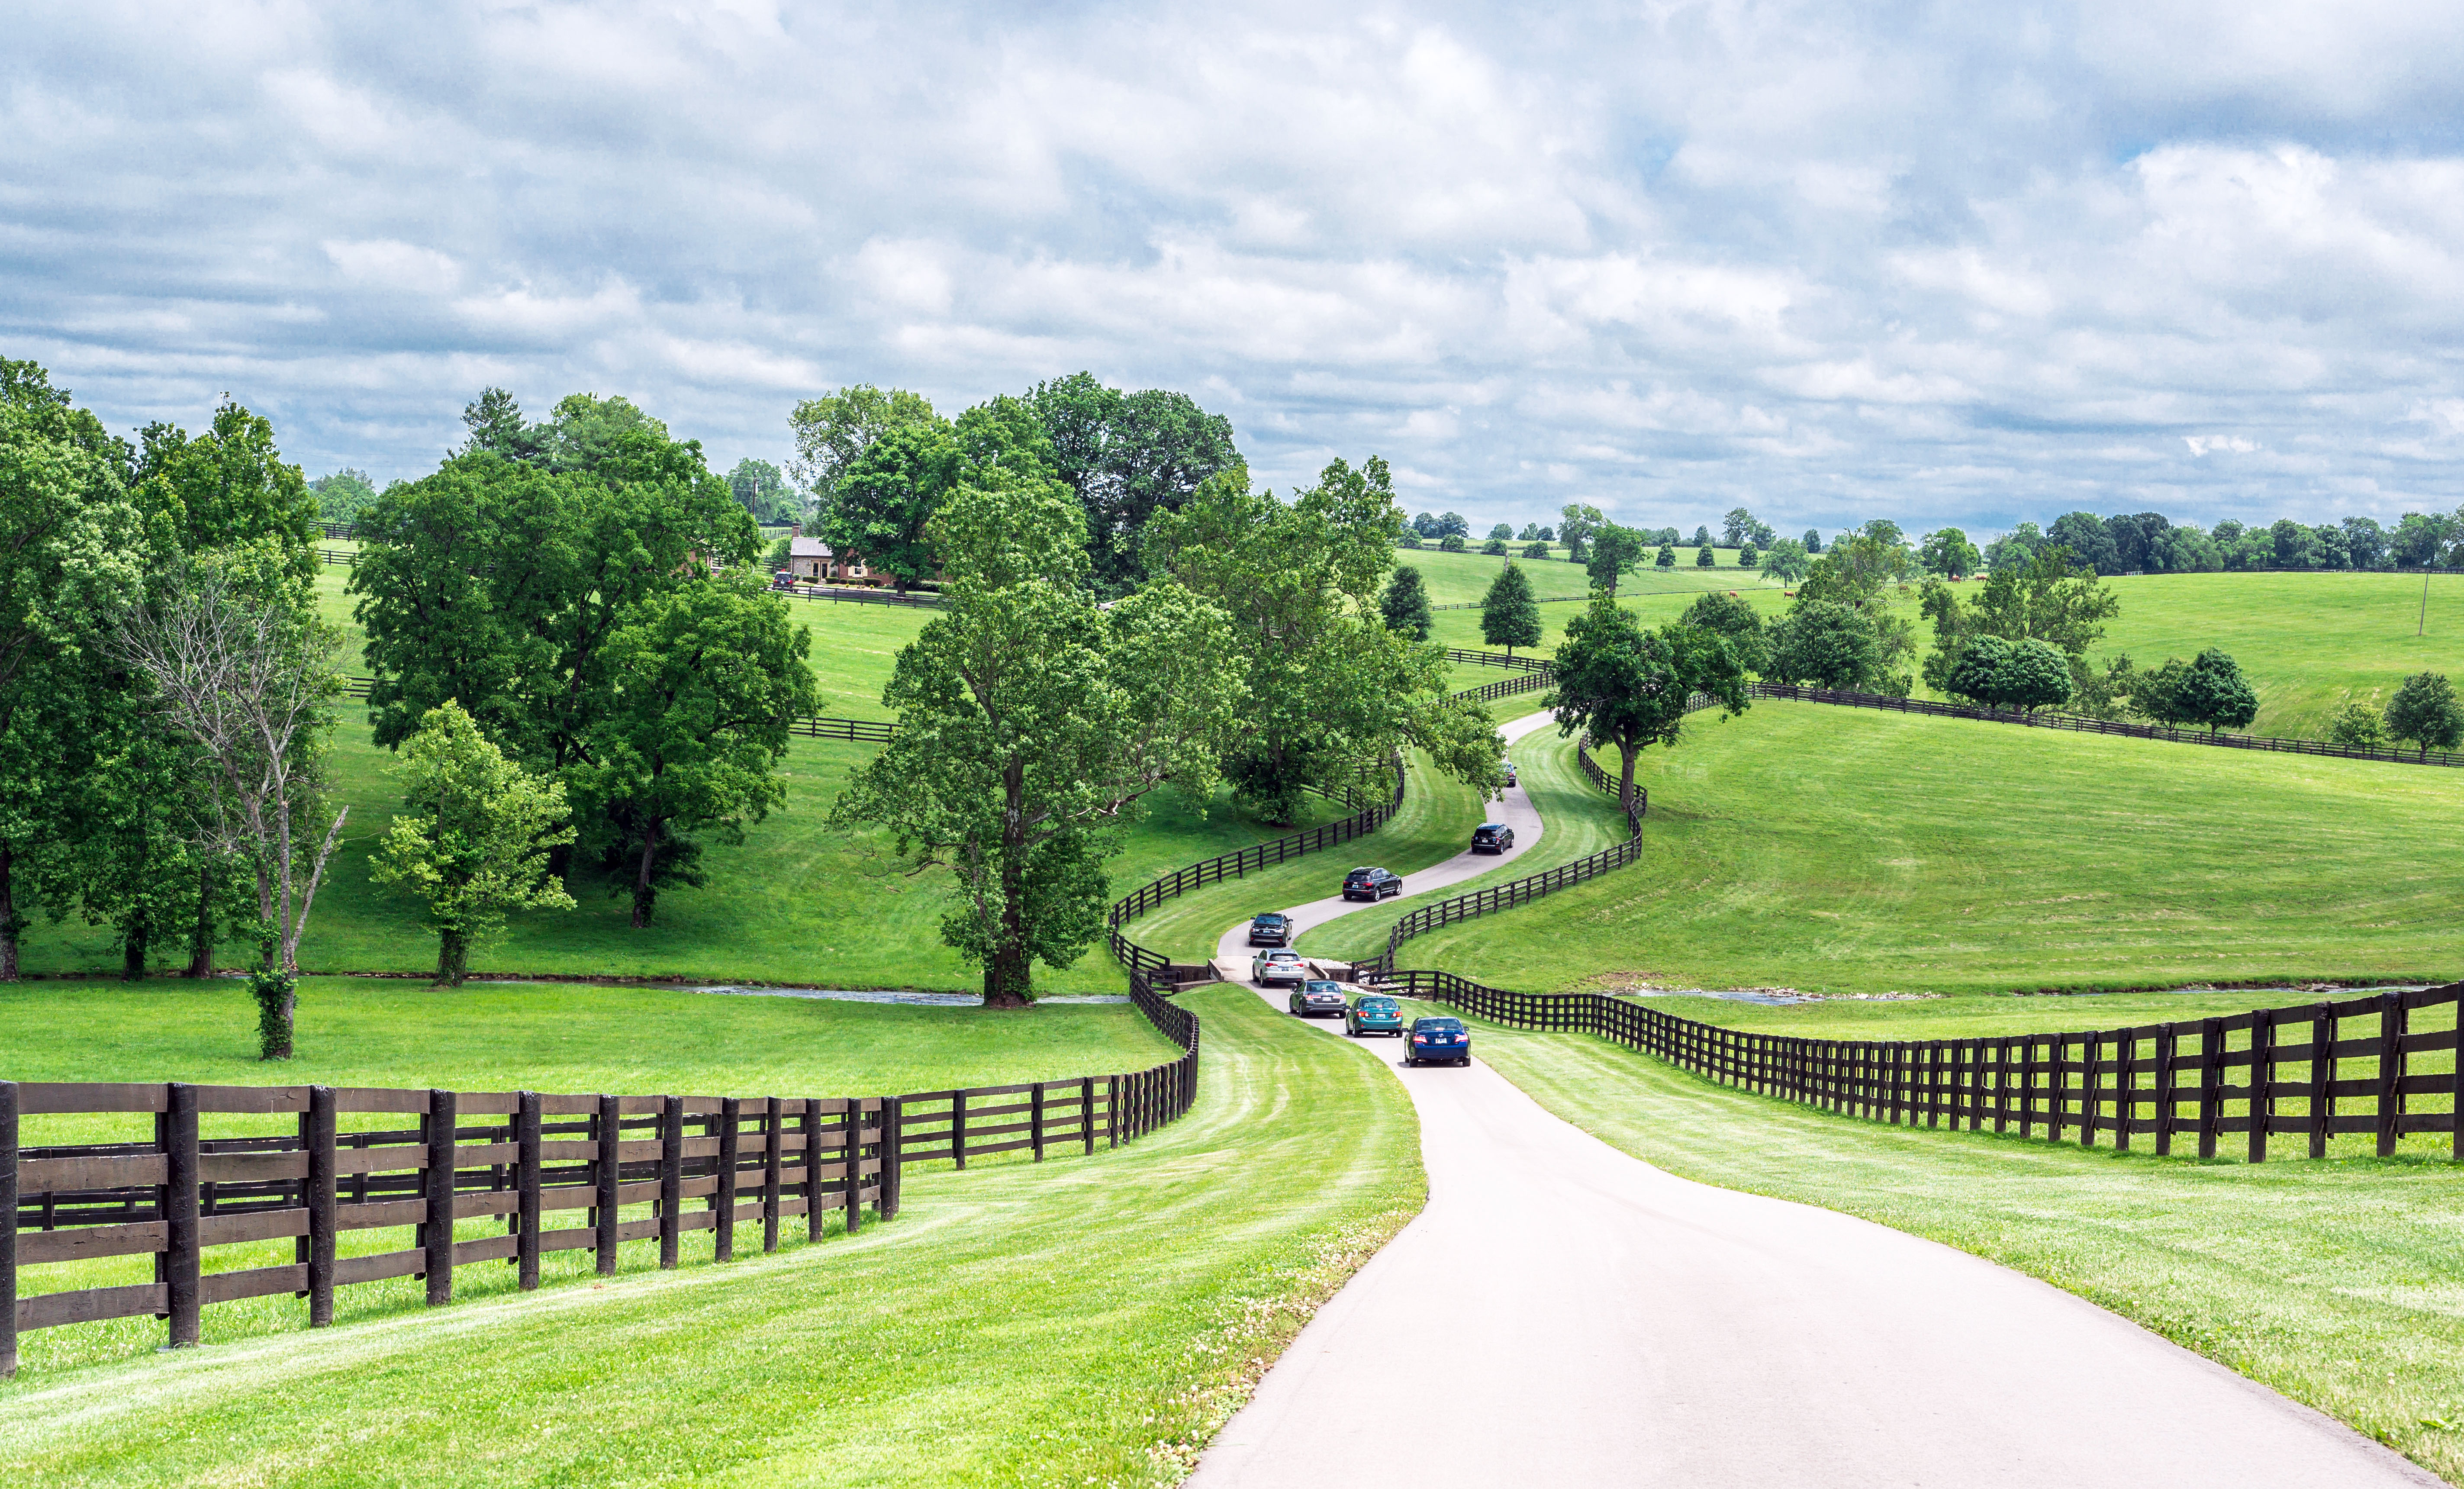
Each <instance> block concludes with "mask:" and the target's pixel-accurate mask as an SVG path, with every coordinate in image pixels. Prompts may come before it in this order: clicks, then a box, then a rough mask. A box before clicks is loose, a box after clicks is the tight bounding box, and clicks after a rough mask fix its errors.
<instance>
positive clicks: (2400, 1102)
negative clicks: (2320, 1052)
mask: <svg viewBox="0 0 2464 1489" xmlns="http://www.w3.org/2000/svg"><path fill="white" fill-rule="evenodd" d="M2378 1004H2379V1079H2378V1087H2379V1090H2378V1097H2379V1110H2378V1123H2379V1156H2380V1157H2382V1158H2392V1157H2394V1156H2395V1140H2396V1138H2397V1137H2398V1136H2399V1135H2401V1134H2402V1133H2403V1131H2404V1064H2405V1060H2404V1033H2405V1025H2406V1024H2407V1023H2409V1021H2410V1020H2409V1019H2408V1018H2406V1017H2405V1007H2404V995H2403V994H2401V993H2382V994H2380V995H2379V997H2378ZM2455 1058H2456V1059H2457V1060H2459V1061H2464V1040H2459V1041H2458V1042H2457V1045H2456V1050H2455Z"/></svg>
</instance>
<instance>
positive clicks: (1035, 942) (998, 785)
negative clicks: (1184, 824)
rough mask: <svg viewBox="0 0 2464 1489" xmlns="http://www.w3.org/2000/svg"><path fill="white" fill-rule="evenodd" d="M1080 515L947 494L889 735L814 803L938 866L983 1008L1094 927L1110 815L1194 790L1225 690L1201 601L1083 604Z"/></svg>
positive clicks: (1170, 589)
mask: <svg viewBox="0 0 2464 1489" xmlns="http://www.w3.org/2000/svg"><path fill="white" fill-rule="evenodd" d="M1216 479H1217V482H1218V483H1222V484H1234V483H1237V484H1238V485H1239V486H1241V487H1245V485H1246V474H1245V472H1240V473H1237V474H1232V475H1227V476H1223V477H1218V478H1216ZM1200 495H1201V503H1202V500H1203V493H1200ZM1194 505H1195V504H1194ZM1084 522H1085V518H1084V515H1083V512H1082V510H1081V509H1080V508H1079V507H1078V506H1077V504H1076V503H1075V502H1074V501H1072V500H1071V499H1070V498H1069V497H1068V496H1067V494H1066V489H1064V492H1063V493H1062V494H1056V493H1055V492H1054V491H1053V490H1052V489H1051V488H1048V487H1045V486H1044V485H1042V484H1039V483H1032V482H1017V483H1011V484H1007V485H1002V486H998V487H996V488H994V489H989V490H987V489H981V488H979V487H976V486H973V485H968V486H963V487H961V488H960V489H959V491H958V492H957V493H954V495H953V497H952V499H951V500H950V501H949V502H948V503H947V504H946V505H945V506H944V508H943V509H942V512H941V514H940V515H939V516H938V518H937V519H936V522H935V530H936V531H935V536H936V538H937V540H938V541H939V542H940V543H941V544H942V546H943V549H944V551H945V553H947V554H948V555H949V567H950V577H951V587H950V590H949V597H950V598H949V602H948V605H947V608H946V609H945V610H944V612H943V613H942V614H941V615H939V616H937V617H935V619H934V620H933V621H932V622H931V623H929V624H926V626H925V627H924V629H923V631H922V633H921V634H920V635H918V636H917V638H916V639H915V641H914V642H913V643H912V644H911V645H909V646H907V647H906V648H905V649H904V650H902V651H901V652H900V653H899V657H898V663H897V668H896V670H895V671H894V672H893V674H892V675H891V682H890V686H889V687H888V688H887V689H886V690H884V692H883V694H882V701H883V702H884V703H885V704H887V705H889V706H890V707H891V708H892V709H894V710H896V711H897V712H898V714H899V720H900V727H899V730H898V733H897V735H896V736H895V737H894V738H893V739H892V740H891V743H890V744H889V745H888V746H887V747H885V748H884V749H883V751H882V752H881V754H880V755H876V756H875V757H874V758H873V760H872V761H871V762H870V763H869V764H868V765H866V766H865V767H863V768H862V769H861V770H859V771H858V772H857V773H856V777H855V780H854V783H853V784H852V785H851V786H850V787H849V788H848V789H847V793H846V794H845V795H844V796H842V797H841V798H840V799H839V801H838V804H837V805H836V806H835V807H833V808H832V811H831V820H832V821H833V822H835V823H841V824H846V825H853V824H856V823H860V822H870V823H877V824H880V825H882V826H885V827H888V828H890V829H891V831H893V832H894V833H895V834H896V835H897V838H898V843H899V851H900V852H901V853H902V854H912V855H913V857H914V859H915V861H916V864H917V866H918V867H919V868H921V867H922V866H924V865H946V866H947V867H948V868H949V870H950V872H951V876H952V880H953V887H954V891H955V892H954V894H953V896H952V909H950V911H949V913H948V914H947V915H946V916H944V917H943V919H942V922H941V937H942V939H943V941H944V942H946V943H947V944H948V945H950V946H951V947H953V948H954V949H956V950H957V952H958V953H960V954H961V955H963V956H965V957H967V958H968V959H969V960H971V961H973V962H975V963H977V964H978V965H979V966H981V967H982V968H983V974H984V1000H985V1002H986V1003H987V1004H989V1005H991V1006H993V1007H1016V1006H1019V1005H1022V1004H1024V1003H1027V1002H1029V1001H1031V1000H1032V999H1033V997H1034V982H1033V969H1034V964H1035V963H1036V962H1038V961H1041V962H1043V963H1044V964H1045V965H1046V966H1050V967H1067V966H1068V965H1070V964H1071V963H1072V962H1073V961H1075V960H1076V959H1077V958H1078V956H1079V955H1080V954H1081V953H1084V952H1085V951H1086V949H1087V948H1088V947H1089V946H1090V945H1092V944H1093V943H1094V941H1095V940H1096V938H1097V937H1098V936H1099V935H1101V934H1102V931H1103V927H1104V906H1105V901H1106V897H1107V893H1108V890H1107V886H1106V880H1105V875H1104V868H1103V865H1104V860H1105V859H1106V858H1107V857H1108V856H1110V855H1111V854H1112V853H1114V852H1117V851H1118V850H1119V847H1120V825H1119V824H1120V823H1121V821H1123V819H1124V817H1125V816H1126V815H1128V814H1130V813H1132V812H1133V810H1134V809H1135V808H1136V807H1137V805H1138V803H1140V802H1141V801H1142V800H1143V799H1145V798H1146V797H1147V796H1148V795H1149V794H1150V793H1152V792H1154V791H1155V790H1156V789H1158V788H1160V787H1162V786H1164V785H1167V784H1171V785H1174V786H1176V787H1177V788H1178V789H1179V790H1180V791H1181V792H1182V793H1183V794H1185V795H1186V796H1187V797H1188V798H1189V799H1192V800H1195V801H1199V802H1203V801H1204V800H1205V799H1207V798H1208V796H1209V795H1210V794H1211V793H1212V790H1213V788H1214V785H1215V782H1216V780H1217V778H1218V766H1219V761H1220V758H1221V751H1222V749H1223V748H1224V746H1225V743H1226V741H1227V740H1228V739H1229V737H1230V735H1231V734H1232V731H1233V728H1234V725H1235V721H1236V718H1237V716H1238V714H1239V712H1240V704H1241V700H1242V698H1243V675H1242V669H1241V666H1240V663H1239V659H1238V648H1237V647H1236V646H1234V645H1233V643H1232V638H1231V634H1230V624H1231V623H1230V621H1229V620H1228V618H1227V617H1226V616H1225V615H1224V614H1223V612H1222V611H1221V609H1219V608H1218V607H1216V606H1214V605H1212V604H1210V603H1208V602H1205V601H1203V600H1201V599H1199V597H1197V596H1195V595H1193V594H1191V593H1190V592H1189V591H1188V590H1186V589H1184V588H1182V587H1180V586H1179V585H1177V584H1174V583H1170V582H1163V581H1153V582H1150V583H1149V584H1148V585H1147V586H1145V587H1143V588H1141V589H1140V590H1139V591H1138V592H1136V593H1135V594H1133V595H1132V596H1130V597H1129V598H1128V599H1126V600H1123V601H1121V602H1117V603H1115V604H1113V605H1112V606H1111V608H1110V609H1105V608H1102V607H1101V606H1099V604H1098V603H1097V602H1096V599H1095V597H1094V594H1093V593H1092V591H1091V590H1090V588H1089V585H1088V583H1087V577H1088V558H1087V552H1086V536H1085V528H1084ZM1397 524H1398V525H1399V517H1398V518H1397ZM1392 536H1393V535H1392V533H1391V532H1384V533H1380V534H1379V535H1378V539H1379V541H1380V542H1381V544H1382V543H1387V542H1391V540H1392ZM1171 554H1172V550H1171V549H1170V548H1169V547H1164V548H1159V549H1156V550H1154V551H1153V552H1152V556H1153V557H1154V558H1156V559H1157V560H1158V561H1160V560H1164V559H1168V558H1170V557H1171Z"/></svg>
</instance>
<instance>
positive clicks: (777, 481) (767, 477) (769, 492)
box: [727, 457, 804, 526]
mask: <svg viewBox="0 0 2464 1489" xmlns="http://www.w3.org/2000/svg"><path fill="white" fill-rule="evenodd" d="M727 489H728V491H729V492H730V493H733V494H734V495H735V497H736V501H737V505H738V506H740V507H742V508H743V509H744V510H745V511H746V512H747V513H750V514H751V515H752V516H753V520H754V521H756V522H761V523H768V524H771V525H774V526H775V525H776V524H778V523H781V522H798V521H802V520H803V515H804V513H803V504H802V503H801V502H799V501H798V500H797V499H796V489H795V488H794V487H792V486H789V485H788V484H787V477H786V475H785V474H784V473H783V472H781V471H780V469H779V468H778V467H777V466H774V465H772V464H771V463H770V462H768V461H767V460H754V459H751V458H750V457H748V458H746V459H743V460H739V461H737V463H736V466H735V469H733V470H731V471H728V472H727Z"/></svg>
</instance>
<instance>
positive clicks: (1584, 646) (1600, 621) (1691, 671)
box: [1550, 595, 1749, 812]
mask: <svg viewBox="0 0 2464 1489" xmlns="http://www.w3.org/2000/svg"><path fill="white" fill-rule="evenodd" d="M1556 684H1557V685H1556V689H1555V690H1554V691H1553V692H1552V693H1551V699H1550V702H1551V712H1553V713H1554V714H1555V717H1556V720H1557V728H1558V732H1559V733H1560V734H1575V733H1577V732H1580V733H1581V734H1582V735H1583V737H1584V739H1585V740H1586V741H1587V742H1593V743H1598V744H1609V745H1615V746H1616V747H1617V802H1618V804H1619V805H1621V806H1623V807H1624V808H1625V809H1626V810H1627V811H1628V812H1632V811H1633V810H1634V768H1635V761H1636V758H1637V757H1638V756H1639V755H1641V753H1642V751H1643V749H1644V747H1645V746H1648V745H1651V744H1654V743H1657V744H1661V745H1674V744H1676V743H1677V740H1678V736H1679V734H1681V733H1682V732H1683V728H1684V722H1685V714H1686V712H1687V710H1688V708H1689V707H1690V706H1691V704H1692V700H1693V698H1694V695H1695V694H1697V693H1702V694H1705V696H1707V697H1708V698H1709V699H1710V700H1711V701H1712V702H1713V703H1715V704H1717V705H1718V706H1719V707H1720V708H1721V709H1722V710H1723V711H1725V712H1727V713H1742V712H1745V710H1746V709H1747V707H1748V706H1749V705H1748V701H1747V695H1746V678H1745V671H1744V668H1742V667H1740V666H1739V665H1738V661H1737V656H1736V652H1735V651H1734V649H1733V648H1731V646H1729V644H1728V639H1727V637H1725V636H1722V635H1720V634H1719V633H1718V632H1716V631H1710V630H1705V629H1704V628H1703V627H1701V626H1698V625H1689V624H1684V623H1683V622H1677V623H1673V624H1668V625H1663V626H1661V627H1660V628H1659V629H1658V630H1650V629H1647V628H1645V627H1644V625H1643V624H1642V622H1641V621H1640V620H1639V619H1638V618H1637V617H1636V616H1635V614H1634V612H1633V611H1631V610H1624V609H1620V608H1618V606H1617V602H1616V601H1614V600H1612V599H1610V598H1609V597H1607V596H1605V595H1602V596H1599V597H1597V598H1595V599H1594V600H1593V602H1591V605H1590V606H1589V608H1587V609H1586V610H1585V611H1584V612H1583V613H1582V614H1581V615H1578V616H1576V617H1574V619H1573V620H1572V621H1570V622H1568V623H1567V624H1566V639H1565V640H1564V641H1563V642H1562V643H1560V644H1559V645H1558V647H1557V671H1556Z"/></svg>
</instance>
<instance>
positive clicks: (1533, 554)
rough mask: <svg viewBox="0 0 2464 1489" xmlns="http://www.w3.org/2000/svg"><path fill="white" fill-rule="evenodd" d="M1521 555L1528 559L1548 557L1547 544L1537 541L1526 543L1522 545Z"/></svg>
mask: <svg viewBox="0 0 2464 1489" xmlns="http://www.w3.org/2000/svg"><path fill="white" fill-rule="evenodd" d="M1523 557H1524V558H1529V559H1545V558H1548V557H1549V545H1548V544H1547V543H1543V542H1538V541H1533V542H1529V543H1526V544H1524V545H1523Z"/></svg>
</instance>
